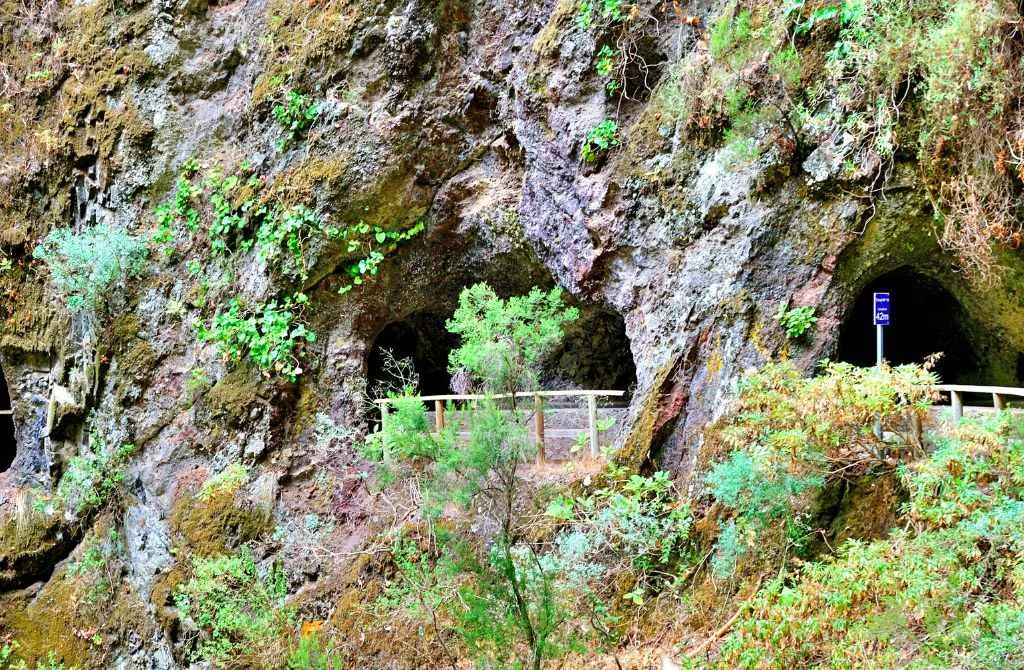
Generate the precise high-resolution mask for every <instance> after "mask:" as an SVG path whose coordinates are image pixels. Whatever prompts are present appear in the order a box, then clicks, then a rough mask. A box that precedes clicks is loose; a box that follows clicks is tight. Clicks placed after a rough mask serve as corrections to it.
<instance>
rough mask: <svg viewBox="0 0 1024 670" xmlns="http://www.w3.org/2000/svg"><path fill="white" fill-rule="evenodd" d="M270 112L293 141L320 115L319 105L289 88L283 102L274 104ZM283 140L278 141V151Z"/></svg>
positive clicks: (281, 148)
mask: <svg viewBox="0 0 1024 670" xmlns="http://www.w3.org/2000/svg"><path fill="white" fill-rule="evenodd" d="M271 113H272V114H273V115H274V119H275V120H276V121H277V123H278V124H279V125H280V126H281V127H282V128H284V129H285V131H286V132H287V133H288V139H290V140H292V141H295V140H298V139H299V138H301V137H302V135H303V134H304V133H305V132H306V131H307V130H309V128H310V126H312V125H313V123H314V122H315V121H316V120H317V118H318V117H319V116H320V107H319V105H317V104H316V103H315V102H313V101H312V100H310V99H309V97H307V96H305V95H303V94H301V93H299V92H298V91H295V90H291V91H288V93H287V94H286V95H285V98H284V102H281V103H278V104H276V105H274V107H273V109H272V110H271ZM284 147H285V141H284V140H281V141H280V142H279V143H278V146H277V148H278V151H281V150H283V149H284Z"/></svg>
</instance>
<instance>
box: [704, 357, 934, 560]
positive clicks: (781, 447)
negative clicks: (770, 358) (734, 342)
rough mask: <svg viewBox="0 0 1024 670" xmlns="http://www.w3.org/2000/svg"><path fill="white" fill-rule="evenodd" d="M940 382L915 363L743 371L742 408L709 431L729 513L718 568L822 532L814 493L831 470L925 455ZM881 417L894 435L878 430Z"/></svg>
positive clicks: (780, 553) (711, 485)
mask: <svg viewBox="0 0 1024 670" xmlns="http://www.w3.org/2000/svg"><path fill="white" fill-rule="evenodd" d="M934 383H935V377H934V375H932V374H931V373H929V372H926V371H925V370H923V369H921V368H920V367H918V366H912V365H906V366H899V367H897V368H888V367H883V368H881V369H878V368H857V367H853V366H851V365H848V364H844V363H831V364H828V365H826V366H825V368H824V370H823V372H822V374H821V375H819V376H817V377H813V378H810V379H805V378H803V377H802V376H801V375H800V373H799V372H798V371H797V370H796V369H795V368H793V367H792V366H791V365H789V364H777V365H770V366H767V367H766V368H764V369H763V370H761V371H759V372H757V373H754V374H751V375H749V376H747V377H745V378H744V379H743V380H742V381H741V383H740V386H739V397H738V399H737V401H736V406H735V407H734V408H733V409H732V411H730V412H729V413H728V414H727V415H726V416H725V417H723V418H722V419H721V420H719V421H718V422H716V423H715V425H714V426H713V427H712V428H711V429H709V431H708V433H707V436H706V439H707V441H706V444H705V447H704V450H705V452H704V453H705V457H706V458H707V459H708V460H711V461H712V464H711V466H710V467H709V470H708V472H707V473H706V475H705V483H706V485H707V488H708V493H709V494H710V495H711V496H712V497H713V498H714V500H716V501H717V502H718V503H720V504H721V505H723V506H724V507H725V508H726V509H727V510H729V512H730V517H731V519H730V521H729V523H728V524H727V525H726V532H724V533H723V535H722V536H721V537H720V538H719V546H718V550H717V554H716V557H715V561H716V563H717V566H718V567H717V568H716V571H718V573H719V576H725V574H724V570H725V569H726V568H730V567H731V566H733V565H734V564H735V562H736V560H737V559H738V558H740V557H742V556H744V555H746V554H747V553H748V551H749V550H755V549H756V550H757V551H756V554H757V555H756V558H757V560H758V561H760V562H762V563H765V564H772V563H773V562H774V561H777V560H781V559H782V558H784V557H785V556H788V555H791V551H792V550H794V549H795V550H797V551H799V550H801V549H803V548H804V546H805V545H806V543H807V540H808V538H809V537H811V536H812V535H814V533H815V532H816V531H817V529H816V528H814V527H813V525H812V521H813V519H814V518H815V516H816V513H817V511H818V510H817V508H816V505H817V503H818V496H817V495H816V494H817V492H818V491H820V490H821V488H822V487H823V486H824V484H825V482H826V481H827V480H828V479H829V478H830V477H832V476H834V473H840V472H841V473H843V476H846V477H854V476H856V474H857V473H858V472H859V473H864V472H866V471H867V470H868V469H870V468H871V467H872V465H879V466H882V465H884V464H885V463H886V462H887V461H888V459H889V458H890V457H891V455H896V456H898V457H899V458H902V459H910V458H912V457H913V456H914V455H916V454H918V453H920V451H921V449H922V435H921V434H920V426H921V422H922V420H923V415H924V413H925V412H927V411H928V408H929V407H930V398H931V391H930V390H929V386H930V385H931V384H934ZM876 420H879V421H880V422H881V425H882V428H883V430H884V431H885V432H887V433H891V434H892V435H893V436H894V440H893V441H892V442H887V443H882V442H881V441H880V440H879V439H878V438H877V437H876V436H875V432H874V430H873V424H874V422H875V421H876ZM751 554H752V555H753V552H751Z"/></svg>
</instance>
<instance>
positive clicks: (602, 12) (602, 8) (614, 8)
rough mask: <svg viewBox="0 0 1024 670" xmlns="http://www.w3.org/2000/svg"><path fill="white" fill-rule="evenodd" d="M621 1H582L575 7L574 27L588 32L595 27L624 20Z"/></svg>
mask: <svg viewBox="0 0 1024 670" xmlns="http://www.w3.org/2000/svg"><path fill="white" fill-rule="evenodd" d="M622 9H623V7H622V0H582V2H580V4H579V5H577V7H576V25H578V26H579V27H580V28H582V29H583V30H589V29H590V28H592V27H593V26H595V25H598V24H600V25H610V24H612V23H619V22H620V21H624V20H625V19H626V14H625V13H624V12H623V11H622Z"/></svg>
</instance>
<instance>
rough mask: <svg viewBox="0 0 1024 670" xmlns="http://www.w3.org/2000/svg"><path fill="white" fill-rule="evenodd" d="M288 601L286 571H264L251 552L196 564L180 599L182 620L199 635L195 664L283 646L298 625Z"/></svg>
mask: <svg viewBox="0 0 1024 670" xmlns="http://www.w3.org/2000/svg"><path fill="white" fill-rule="evenodd" d="M286 595H287V584H286V583H285V578H284V574H283V573H282V572H281V570H280V569H279V568H278V567H277V566H272V567H271V568H270V569H268V570H266V571H263V570H261V569H260V567H259V566H258V565H257V564H256V561H255V559H254V558H253V555H252V551H251V550H250V549H248V548H247V547H243V548H242V549H240V550H239V551H238V552H237V553H235V554H232V555H229V556H212V557H209V558H194V559H193V561H192V571H191V576H190V577H189V578H188V580H186V581H185V582H184V583H182V584H181V585H179V586H178V588H177V590H176V591H175V593H174V604H175V606H176V607H177V608H178V610H179V612H180V613H181V616H182V618H183V619H184V620H190V621H191V622H193V624H194V625H195V626H196V627H197V629H198V631H197V633H198V644H197V646H196V648H195V650H194V651H193V659H194V660H198V659H204V660H209V661H223V660H226V659H228V658H231V657H235V656H239V655H242V654H248V655H253V654H256V653H258V651H260V650H262V649H265V648H266V647H267V646H268V645H275V644H279V643H280V640H281V638H282V637H284V635H285V632H286V631H287V630H289V629H290V628H291V626H292V625H293V620H294V612H293V611H292V609H291V608H290V607H288V606H287V605H286V604H285V596H286ZM314 667H316V666H314Z"/></svg>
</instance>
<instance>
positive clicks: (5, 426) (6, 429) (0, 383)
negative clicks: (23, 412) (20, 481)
mask: <svg viewBox="0 0 1024 670" xmlns="http://www.w3.org/2000/svg"><path fill="white" fill-rule="evenodd" d="M17 454H18V443H17V440H16V439H15V437H14V414H13V412H12V410H11V394H10V391H8V389H7V378H6V377H5V376H4V372H3V369H2V368H0V472H4V471H6V470H7V469H9V468H10V467H11V463H13V462H14V457H15V456H16V455H17Z"/></svg>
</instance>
